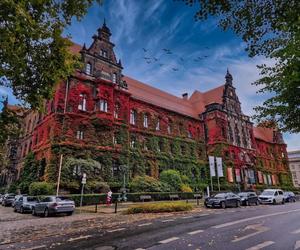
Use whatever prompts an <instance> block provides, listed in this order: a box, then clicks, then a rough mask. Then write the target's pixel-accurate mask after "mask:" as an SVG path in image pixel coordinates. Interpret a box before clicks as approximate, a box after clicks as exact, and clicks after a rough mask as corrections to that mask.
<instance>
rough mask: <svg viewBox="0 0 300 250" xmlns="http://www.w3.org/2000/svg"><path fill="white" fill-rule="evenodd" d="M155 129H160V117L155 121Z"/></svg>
mask: <svg viewBox="0 0 300 250" xmlns="http://www.w3.org/2000/svg"><path fill="white" fill-rule="evenodd" d="M155 130H157V131H158V130H160V119H159V118H158V120H157V123H156V127H155Z"/></svg>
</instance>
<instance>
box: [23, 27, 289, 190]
mask: <svg viewBox="0 0 300 250" xmlns="http://www.w3.org/2000/svg"><path fill="white" fill-rule="evenodd" d="M110 36H111V32H110V30H109V28H108V27H107V26H106V24H105V23H104V24H103V26H102V27H101V28H99V29H98V34H97V35H94V36H93V42H92V44H91V46H89V47H86V46H85V45H83V46H82V47H81V46H79V45H76V44H74V45H73V46H72V47H71V51H72V52H73V53H75V54H78V55H79V56H80V57H81V59H82V62H83V65H84V67H83V69H78V70H77V71H76V72H75V73H74V74H73V75H71V76H70V77H69V78H68V80H67V81H65V82H61V83H60V84H58V86H57V87H56V89H55V93H54V96H53V99H52V100H48V101H47V102H46V111H45V113H44V114H39V113H37V112H32V111H28V112H26V115H25V116H24V118H23V119H24V133H23V136H22V137H21V138H20V139H19V147H18V150H17V158H18V164H17V170H18V171H17V172H18V176H20V173H21V171H22V164H23V161H24V157H25V156H26V155H27V154H28V152H29V151H33V152H34V154H35V156H36V158H37V160H39V161H41V162H42V163H41V170H40V171H39V176H40V179H41V180H46V181H53V182H54V181H55V180H56V178H57V172H58V165H59V155H60V154H63V156H64V158H63V159H64V160H65V159H67V158H68V157H74V158H92V159H94V160H96V161H98V162H100V163H101V169H100V170H99V174H100V175H101V176H103V179H104V180H105V181H107V182H109V183H111V185H113V183H117V182H119V181H120V180H121V178H122V175H121V170H122V169H121V168H122V166H124V165H126V166H127V167H128V168H129V171H128V176H127V177H128V178H132V177H134V176H137V175H141V174H147V175H150V176H153V177H155V178H158V177H159V173H160V172H161V171H162V170H164V169H170V168H172V169H178V170H179V171H180V172H181V173H183V174H185V175H187V176H188V177H189V178H190V179H192V180H193V183H195V185H194V187H197V185H198V184H203V186H204V185H205V184H206V183H209V170H208V163H207V156H208V155H213V156H220V157H222V158H223V169H224V173H225V178H221V184H222V185H223V187H224V188H226V187H227V186H226V185H229V186H230V185H231V186H238V185H239V186H241V187H244V188H250V187H255V186H258V185H269V186H270V185H285V184H286V183H287V182H288V180H289V178H290V177H289V176H290V174H289V169H288V166H287V161H286V159H287V158H286V157H287V154H286V144H284V142H283V140H282V137H281V134H280V133H279V132H278V131H277V130H276V129H269V128H260V127H259V128H256V127H254V126H253V123H252V122H251V121H250V119H249V117H248V116H246V115H244V114H243V112H242V110H241V104H240V102H239V99H238V96H237V95H236V92H235V87H234V85H233V77H232V76H231V74H230V73H229V72H228V71H227V74H226V76H225V83H224V84H223V85H221V86H220V87H217V88H215V89H212V90H210V91H207V92H200V91H194V93H193V94H192V95H191V96H190V97H189V96H188V95H187V94H183V96H182V97H176V96H174V95H171V94H169V93H166V92H164V91H161V90H159V89H157V88H154V87H151V86H150V85H147V84H145V83H142V82H139V81H137V80H135V79H132V78H130V77H128V76H124V75H123V74H122V69H123V66H122V64H121V61H120V60H119V61H118V60H117V59H116V56H115V54H114V50H113V48H114V44H113V43H112V42H111V41H110ZM18 176H17V177H18ZM213 181H214V183H216V180H215V179H214V180H213ZM200 186H201V185H200Z"/></svg>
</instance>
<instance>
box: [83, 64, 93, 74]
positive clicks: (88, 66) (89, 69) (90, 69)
mask: <svg viewBox="0 0 300 250" xmlns="http://www.w3.org/2000/svg"><path fill="white" fill-rule="evenodd" d="M85 73H86V74H88V75H91V73H92V64H90V63H87V64H86V65H85Z"/></svg>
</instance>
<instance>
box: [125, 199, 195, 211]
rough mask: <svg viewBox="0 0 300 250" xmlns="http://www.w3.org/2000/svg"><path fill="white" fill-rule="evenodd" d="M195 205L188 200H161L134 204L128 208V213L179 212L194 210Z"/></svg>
mask: <svg viewBox="0 0 300 250" xmlns="http://www.w3.org/2000/svg"><path fill="white" fill-rule="evenodd" d="M192 209H193V206H192V205H191V204H188V203H186V202H182V201H177V202H160V203H145V204H139V205H133V206H131V207H130V208H128V209H127V211H126V213H127V214H137V213H163V212H179V211H189V210H192Z"/></svg>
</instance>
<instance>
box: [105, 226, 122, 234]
mask: <svg viewBox="0 0 300 250" xmlns="http://www.w3.org/2000/svg"><path fill="white" fill-rule="evenodd" d="M123 230H125V228H124V227H121V228H117V229H113V230H107V232H109V233H112V232H118V231H123Z"/></svg>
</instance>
